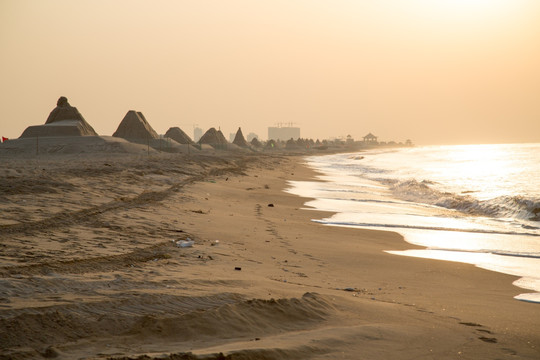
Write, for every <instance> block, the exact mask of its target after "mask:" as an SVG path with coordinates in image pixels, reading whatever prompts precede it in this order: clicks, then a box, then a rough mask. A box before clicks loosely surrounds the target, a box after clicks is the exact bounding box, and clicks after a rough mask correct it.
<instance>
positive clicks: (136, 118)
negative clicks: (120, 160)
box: [112, 110, 159, 140]
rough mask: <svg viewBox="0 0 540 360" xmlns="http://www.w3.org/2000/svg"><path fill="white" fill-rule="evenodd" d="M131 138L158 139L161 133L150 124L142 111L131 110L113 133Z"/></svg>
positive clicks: (116, 135) (115, 135)
mask: <svg viewBox="0 0 540 360" xmlns="http://www.w3.org/2000/svg"><path fill="white" fill-rule="evenodd" d="M112 136H114V137H120V138H124V139H129V140H149V139H158V138H159V135H158V134H157V132H156V131H155V130H154V129H153V128H152V126H150V124H149V123H148V121H146V118H145V117H144V115H143V114H142V113H141V112H140V111H135V110H129V111H128V112H127V113H126V116H124V119H122V122H120V125H118V129H116V131H115V132H114V134H113V135H112Z"/></svg>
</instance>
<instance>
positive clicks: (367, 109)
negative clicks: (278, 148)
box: [0, 0, 540, 144]
mask: <svg viewBox="0 0 540 360" xmlns="http://www.w3.org/2000/svg"><path fill="white" fill-rule="evenodd" d="M0 51H1V52H0V110H1V115H0V135H3V136H7V137H13V138H15V137H18V136H20V135H21V133H22V132H23V130H24V129H25V128H26V127H27V126H29V125H37V124H43V123H45V120H46V119H47V116H48V114H49V112H50V111H51V110H52V109H53V108H54V106H55V105H56V100H57V99H58V97H60V96H62V95H63V96H66V97H67V98H68V99H69V101H70V103H71V105H73V106H76V107H77V108H78V109H79V111H80V112H81V113H82V114H83V116H84V117H85V119H86V120H87V121H88V122H89V123H90V124H91V125H92V126H93V127H94V129H95V130H96V131H97V132H98V133H100V134H102V135H111V134H112V133H113V132H114V131H115V130H116V128H117V127H118V124H119V123H120V121H121V120H122V118H123V117H124V115H125V113H126V112H127V111H128V110H130V109H133V110H137V111H141V112H143V113H144V115H145V117H146V118H147V120H148V121H149V122H150V124H151V125H152V126H153V127H154V129H155V130H156V131H157V132H158V133H161V134H164V133H165V132H166V131H167V129H168V128H169V127H172V126H179V127H181V128H182V129H184V130H185V131H186V132H187V133H188V134H189V135H191V136H192V135H193V132H192V129H193V124H198V125H199V126H200V127H201V128H203V129H204V130H206V129H208V128H209V127H216V128H218V127H220V128H221V130H222V131H223V133H224V134H225V136H226V137H228V135H229V133H231V132H235V131H236V129H237V128H238V127H239V126H241V127H242V130H243V132H244V134H245V135H247V134H248V133H250V132H254V133H256V134H258V135H259V137H260V138H262V139H266V137H267V127H268V126H273V125H275V124H276V123H289V122H292V123H295V124H296V126H299V127H300V128H301V136H302V137H309V138H314V139H316V138H320V139H324V138H331V137H339V136H346V135H348V134H350V135H352V136H353V137H354V138H361V137H362V136H364V135H365V134H367V133H368V132H372V133H374V134H375V135H377V136H379V138H380V140H383V141H390V140H394V141H405V140H406V139H409V138H410V139H412V140H413V142H415V143H417V144H467V143H468V144H471V143H512V142H540V1H538V0H406V1H405V0H325V1H323V0H267V1H264V0H214V1H205V0H191V1H187V0H186V1H182V0H175V1H172V0H171V1H164V0H153V1H136V0H129V1H128V0H114V1H110V0H105V1H102V0H88V1H87V0H77V1H73V0H47V1H41V0H33V1H29V0H0Z"/></svg>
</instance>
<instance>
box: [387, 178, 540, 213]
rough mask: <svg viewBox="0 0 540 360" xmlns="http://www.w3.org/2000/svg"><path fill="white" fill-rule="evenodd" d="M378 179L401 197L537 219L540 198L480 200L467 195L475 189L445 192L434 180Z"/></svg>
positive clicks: (511, 197)
mask: <svg viewBox="0 0 540 360" xmlns="http://www.w3.org/2000/svg"><path fill="white" fill-rule="evenodd" d="M380 181H381V182H383V183H385V184H386V185H388V186H389V188H390V190H391V191H392V193H393V195H394V196H396V197H397V198H399V199H401V200H405V201H411V202H417V203H424V204H429V205H434V206H439V207H443V208H446V209H451V210H457V211H460V212H462V213H465V214H468V215H476V216H488V217H495V218H506V217H511V218H516V219H521V220H530V221H540V199H535V198H527V197H525V196H500V197H496V198H493V199H489V200H480V199H477V198H475V197H473V196H471V195H469V194H470V193H473V192H474V191H465V192H463V193H462V194H455V193H450V192H444V191H440V190H438V189H436V188H435V186H434V185H436V183H435V182H432V181H428V180H424V181H418V180H405V181H396V180H388V179H381V180H380Z"/></svg>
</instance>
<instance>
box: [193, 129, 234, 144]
mask: <svg viewBox="0 0 540 360" xmlns="http://www.w3.org/2000/svg"><path fill="white" fill-rule="evenodd" d="M199 144H208V145H212V146H216V145H217V146H225V145H227V144H228V141H227V139H225V136H223V133H222V132H221V130H216V129H215V128H210V129H208V131H207V132H205V133H204V135H203V136H202V137H201V138H200V139H199Z"/></svg>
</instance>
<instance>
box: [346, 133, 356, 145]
mask: <svg viewBox="0 0 540 360" xmlns="http://www.w3.org/2000/svg"><path fill="white" fill-rule="evenodd" d="M345 141H346V143H347V145H352V144H354V139H353V137H352V136H351V135H347V140H345Z"/></svg>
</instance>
